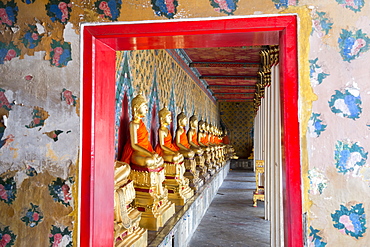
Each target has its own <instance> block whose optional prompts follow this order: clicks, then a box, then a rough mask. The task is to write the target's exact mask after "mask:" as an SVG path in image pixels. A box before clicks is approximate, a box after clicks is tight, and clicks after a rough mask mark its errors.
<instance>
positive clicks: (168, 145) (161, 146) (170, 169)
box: [155, 107, 194, 206]
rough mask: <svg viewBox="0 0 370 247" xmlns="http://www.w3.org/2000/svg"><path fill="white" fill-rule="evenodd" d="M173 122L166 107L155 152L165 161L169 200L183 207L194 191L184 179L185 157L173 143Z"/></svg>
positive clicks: (161, 114) (160, 117)
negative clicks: (171, 125)
mask: <svg viewBox="0 0 370 247" xmlns="http://www.w3.org/2000/svg"><path fill="white" fill-rule="evenodd" d="M171 121H172V119H171V112H170V111H169V110H168V109H167V108H166V107H164V108H163V109H162V110H160V111H159V122H160V127H159V129H158V140H159V143H158V145H157V146H156V148H155V151H156V152H157V153H158V154H159V155H160V156H162V157H163V159H164V170H165V181H164V182H163V184H164V185H165V187H166V189H167V190H168V198H169V200H170V201H172V202H174V203H175V204H176V205H179V206H182V205H184V204H185V203H186V201H187V200H189V199H190V198H191V197H192V196H193V195H194V191H193V190H192V189H191V188H190V187H189V179H188V178H186V177H184V173H185V166H184V156H183V155H182V154H181V153H180V152H179V148H178V147H177V146H176V145H174V144H173V143H172V136H171V132H170V131H169V129H168V126H169V125H170V124H171Z"/></svg>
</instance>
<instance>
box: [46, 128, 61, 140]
mask: <svg viewBox="0 0 370 247" xmlns="http://www.w3.org/2000/svg"><path fill="white" fill-rule="evenodd" d="M61 133H63V130H53V131H49V132H44V133H43V134H45V135H47V136H48V137H49V138H51V139H53V140H54V142H56V141H58V136H59V134H61Z"/></svg>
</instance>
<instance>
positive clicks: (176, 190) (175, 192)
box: [163, 162, 194, 206]
mask: <svg viewBox="0 0 370 247" xmlns="http://www.w3.org/2000/svg"><path fill="white" fill-rule="evenodd" d="M164 169H165V177H166V179H165V181H164V182H163V184H164V185H165V187H166V189H167V190H168V199H169V200H170V201H171V202H173V203H175V204H176V205H178V206H183V205H184V204H185V203H186V202H187V200H189V199H190V198H191V197H192V196H193V195H194V191H193V190H192V189H191V188H190V187H189V179H188V178H186V177H184V173H185V166H184V163H183V162H181V163H169V162H164Z"/></svg>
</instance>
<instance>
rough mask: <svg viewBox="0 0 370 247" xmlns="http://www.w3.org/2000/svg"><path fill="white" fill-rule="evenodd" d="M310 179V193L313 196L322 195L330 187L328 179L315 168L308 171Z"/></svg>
mask: <svg viewBox="0 0 370 247" xmlns="http://www.w3.org/2000/svg"><path fill="white" fill-rule="evenodd" d="M308 178H309V180H310V189H309V191H308V193H310V194H312V195H318V194H320V195H321V194H322V193H323V191H324V189H325V188H326V187H327V186H328V180H327V178H326V177H325V175H324V174H323V173H322V172H321V171H319V169H317V168H313V169H311V170H309V171H308Z"/></svg>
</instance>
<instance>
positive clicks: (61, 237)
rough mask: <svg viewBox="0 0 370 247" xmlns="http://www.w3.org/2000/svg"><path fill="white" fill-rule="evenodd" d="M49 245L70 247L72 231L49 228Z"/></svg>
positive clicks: (55, 227) (52, 246)
mask: <svg viewBox="0 0 370 247" xmlns="http://www.w3.org/2000/svg"><path fill="white" fill-rule="evenodd" d="M49 243H50V246H51V247H59V246H63V247H72V246H73V245H72V231H69V230H68V227H65V226H60V227H58V226H55V225H52V226H51V230H50V234H49Z"/></svg>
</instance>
